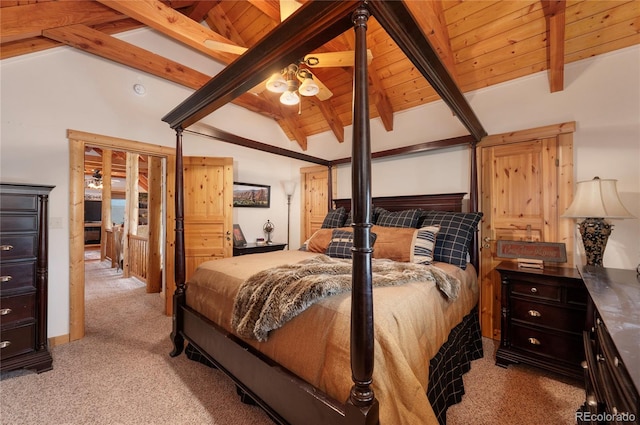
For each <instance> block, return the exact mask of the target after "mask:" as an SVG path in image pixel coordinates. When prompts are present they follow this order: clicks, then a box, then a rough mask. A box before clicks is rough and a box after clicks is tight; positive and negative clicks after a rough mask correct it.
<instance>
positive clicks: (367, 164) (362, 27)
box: [349, 7, 378, 423]
mask: <svg viewBox="0 0 640 425" xmlns="http://www.w3.org/2000/svg"><path fill="white" fill-rule="evenodd" d="M369 16H370V14H369V11H368V10H367V9H366V8H364V7H359V8H358V9H356V11H355V12H354V13H353V15H352V21H353V25H354V31H355V70H354V84H353V86H354V106H353V108H354V111H353V147H352V156H351V158H352V160H351V161H352V163H351V176H352V179H351V182H352V183H351V193H352V196H351V203H352V204H351V211H352V218H353V224H352V226H353V234H354V237H353V249H352V254H353V269H352V288H353V289H352V296H351V375H352V379H353V382H354V385H353V387H352V388H351V394H350V397H349V404H352V405H354V406H355V407H357V408H358V409H359V410H360V412H362V414H363V415H364V416H365V417H366V418H367V423H377V421H378V402H377V400H376V399H375V395H374V393H373V389H372V388H371V383H372V376H373V363H374V356H373V350H374V339H373V289H372V276H371V274H372V269H371V257H372V252H373V249H372V245H371V241H370V235H371V226H372V224H371V143H370V142H371V141H370V131H369V93H368V70H367V39H366V35H367V21H368V19H369Z"/></svg>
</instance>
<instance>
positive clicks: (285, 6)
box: [280, 0, 302, 22]
mask: <svg viewBox="0 0 640 425" xmlns="http://www.w3.org/2000/svg"><path fill="white" fill-rule="evenodd" d="M300 6H302V4H300V3H298V2H297V1H296V0H280V22H282V21H284V20H285V19H287V18H288V17H289V16H291V14H292V13H293V12H295V11H296V10H298V8H299V7H300Z"/></svg>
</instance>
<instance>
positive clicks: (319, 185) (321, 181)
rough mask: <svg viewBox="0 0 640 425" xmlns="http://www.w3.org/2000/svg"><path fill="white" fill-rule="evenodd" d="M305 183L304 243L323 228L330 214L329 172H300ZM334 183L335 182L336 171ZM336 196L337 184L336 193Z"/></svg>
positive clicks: (319, 169)
mask: <svg viewBox="0 0 640 425" xmlns="http://www.w3.org/2000/svg"><path fill="white" fill-rule="evenodd" d="M300 172H301V174H302V179H301V180H302V181H303V182H304V186H303V187H304V191H303V194H302V196H303V200H302V205H303V208H304V211H303V214H302V217H303V218H302V220H303V225H304V229H303V232H302V238H301V239H302V240H301V241H300V242H301V243H303V242H304V241H306V240H307V239H309V238H310V237H311V235H313V233H314V232H315V231H316V230H318V229H319V228H320V226H322V221H323V220H324V218H325V216H326V215H327V212H329V171H328V168H327V167H323V166H315V167H306V168H302V169H301V170H300ZM333 177H334V178H333V179H332V181H333V182H335V181H336V179H335V170H334V175H333ZM333 193H334V194H335V183H334V191H333Z"/></svg>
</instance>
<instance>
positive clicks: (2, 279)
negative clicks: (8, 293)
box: [0, 276, 13, 283]
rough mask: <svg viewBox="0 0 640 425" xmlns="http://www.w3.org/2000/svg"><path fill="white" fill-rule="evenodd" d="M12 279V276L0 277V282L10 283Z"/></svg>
mask: <svg viewBox="0 0 640 425" xmlns="http://www.w3.org/2000/svg"><path fill="white" fill-rule="evenodd" d="M11 279H13V277H11V276H0V282H2V283H5V282H9V281H10V280H11Z"/></svg>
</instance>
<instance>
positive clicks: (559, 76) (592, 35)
mask: <svg viewBox="0 0 640 425" xmlns="http://www.w3.org/2000/svg"><path fill="white" fill-rule="evenodd" d="M300 2H304V1H303V0H300ZM406 4H407V6H408V8H409V9H410V10H411V12H412V13H413V14H414V16H415V18H416V21H417V22H419V24H420V26H421V27H422V30H423V31H424V33H425V34H426V35H427V37H428V38H429V41H430V42H431V44H432V45H433V47H434V48H435V49H436V51H437V52H438V53H439V55H440V57H441V59H442V61H443V63H444V64H445V65H446V67H447V69H448V71H449V72H450V74H451V75H452V77H453V78H454V80H455V81H456V83H457V85H458V87H459V88H460V90H461V91H462V92H463V93H464V92H469V91H472V90H476V89H480V88H483V87H487V86H491V85H494V84H498V83H502V82H505V81H509V80H511V79H515V78H519V77H523V76H526V75H529V74H533V73H536V72H541V71H547V72H548V75H549V86H548V90H549V91H550V92H555V91H561V90H563V88H564V67H565V65H566V64H568V63H571V62H574V61H577V60H580V59H585V58H588V57H592V56H595V55H600V54H603V53H607V52H610V51H613V50H616V49H621V48H624V47H628V46H631V45H635V44H639V43H640V30H639V28H640V2H638V1H622V0H620V1H618V0H607V1H601V0H568V1H563V0H509V1H491V0H483V1H462V0H429V1H425V0H422V1H414V0H410V1H406ZM0 6H2V9H0V24H1V26H0V43H1V44H0V57H1V58H2V59H5V58H10V57H14V56H18V55H23V54H28V53H32V52H37V51H41V50H45V49H50V48H55V47H58V46H61V45H69V46H73V47H74V48H77V49H81V50H84V51H86V52H89V53H92V54H95V55H98V56H101V57H104V58H107V59H109V60H113V61H116V62H119V63H121V64H125V65H127V66H130V67H132V68H134V69H137V70H140V71H143V72H146V73H150V74H153V75H156V76H158V77H161V78H165V79H167V80H169V81H173V82H176V83H178V84H182V85H184V86H186V87H189V88H192V89H198V88H200V87H201V86H203V85H204V84H205V83H206V82H207V81H209V79H210V78H211V77H212V76H210V75H205V74H203V73H201V72H198V71H196V70H194V69H191V68H188V67H187V66H186V65H185V64H180V63H177V62H174V61H172V60H171V59H169V58H165V57H163V56H162V55H161V54H159V53H158V52H161V51H162V48H161V46H159V47H158V49H157V52H151V51H148V50H144V49H142V48H139V47H137V46H133V45H131V44H129V43H127V42H124V41H122V40H119V39H117V38H115V37H113V34H116V33H119V32H123V31H127V30H131V29H135V28H140V27H144V26H148V27H151V28H153V29H154V30H155V31H158V32H161V33H163V34H165V35H167V36H169V37H171V38H174V39H175V40H177V41H179V42H180V43H183V44H184V45H186V46H189V47H190V48H193V49H196V50H197V51H199V52H202V53H204V54H206V55H208V56H210V57H211V60H212V61H216V62H219V63H222V64H229V63H231V62H232V61H233V60H234V59H235V58H236V57H237V56H238V54H239V53H241V51H242V49H240V50H237V49H236V50H237V51H236V52H235V53H231V52H228V51H223V50H221V49H220V47H219V46H220V44H217V45H216V43H222V44H223V45H232V46H240V47H243V48H247V47H251V46H252V45H254V44H255V43H256V42H257V41H258V40H260V39H261V38H262V37H264V36H265V35H266V34H267V33H268V32H269V31H271V30H272V29H273V28H275V27H276V26H277V25H278V24H279V23H280V22H281V9H282V11H283V12H285V13H286V14H288V13H290V12H286V11H287V10H289V9H295V8H296V6H297V4H296V2H295V1H294V0H280V1H278V0H248V1H229V0H224V1H222V0H212V1H179V0H173V1H159V0H137V1H129V0H98V1H84V0H75V1H65V0H59V1H56V0H17V1H6V0H2V1H1V2H0ZM285 16H286V15H285ZM367 36H368V45H369V47H370V50H371V54H372V61H371V65H370V93H371V105H370V113H371V118H380V119H381V121H382V123H383V124H384V127H385V128H386V130H387V131H391V130H393V125H394V122H393V116H394V114H395V113H396V112H400V111H403V110H406V109H409V108H413V107H416V106H419V105H423V104H426V103H429V102H433V101H436V100H439V97H438V95H437V94H436V92H435V91H434V90H433V88H432V87H430V85H429V84H428V83H427V81H426V80H425V79H424V78H423V77H422V75H421V74H420V73H419V72H418V71H417V70H416V69H415V67H414V66H413V65H412V63H411V62H410V61H409V60H408V59H407V58H406V57H405V56H404V54H403V53H402V52H401V51H400V50H399V49H398V47H397V46H396V45H395V43H394V42H393V41H392V40H391V39H390V38H389V37H388V35H387V34H386V33H385V31H384V30H383V29H382V28H381V27H380V25H379V24H378V23H377V22H376V21H375V19H371V20H370V21H369V30H368V35H367ZM211 46H214V47H215V48H212V47H211ZM352 48H353V35H352V33H351V32H347V33H345V34H342V35H340V36H339V37H337V38H335V39H334V40H332V41H330V42H329V43H327V44H325V45H324V46H323V47H322V48H321V49H319V50H318V51H317V52H315V53H319V52H337V51H349V50H351V49H352ZM224 50H233V49H224ZM321 64H322V62H321ZM312 71H313V73H314V75H315V77H316V78H317V79H318V80H319V81H321V82H322V83H323V84H324V85H325V86H326V87H327V88H328V89H329V90H330V91H331V92H332V96H331V97H330V98H328V99H326V100H320V99H319V98H318V97H303V98H302V102H301V107H300V114H299V113H298V112H299V110H298V106H285V105H282V104H281V103H280V102H279V101H278V97H279V95H278V94H275V93H271V92H268V91H266V90H264V87H256V88H255V90H252V91H251V92H247V93H245V94H243V95H241V96H240V97H238V98H237V99H236V100H234V103H236V104H237V105H240V106H242V107H244V108H247V109H249V110H251V111H255V112H257V113H260V114H263V115H266V116H269V117H271V118H273V119H275V120H276V121H277V122H278V124H279V125H280V126H281V127H282V129H283V130H284V132H285V134H286V135H287V136H288V137H289V138H290V139H291V140H296V141H297V142H298V144H299V145H300V146H301V148H302V149H303V150H305V149H306V147H307V139H308V137H309V136H311V135H315V134H319V133H323V132H327V131H330V132H332V134H333V135H334V136H335V139H336V140H337V142H343V141H344V127H345V126H347V125H350V124H351V102H352V92H351V90H352V69H351V68H350V66H348V64H347V65H345V66H338V67H316V68H312ZM158 119H160V117H158Z"/></svg>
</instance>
